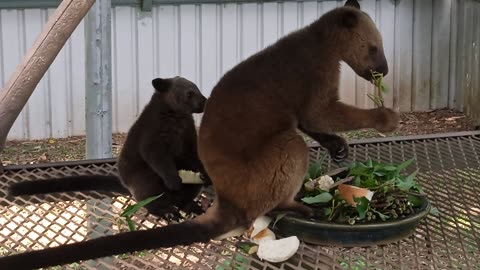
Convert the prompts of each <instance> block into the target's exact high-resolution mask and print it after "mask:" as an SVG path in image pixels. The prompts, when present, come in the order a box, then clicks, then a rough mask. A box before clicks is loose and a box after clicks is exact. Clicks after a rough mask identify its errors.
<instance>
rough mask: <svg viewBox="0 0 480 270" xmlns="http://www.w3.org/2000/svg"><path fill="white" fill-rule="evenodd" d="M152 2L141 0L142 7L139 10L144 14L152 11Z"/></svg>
mask: <svg viewBox="0 0 480 270" xmlns="http://www.w3.org/2000/svg"><path fill="white" fill-rule="evenodd" d="M152 6H153V0H142V5H141V7H140V9H141V10H142V11H145V12H150V11H152Z"/></svg>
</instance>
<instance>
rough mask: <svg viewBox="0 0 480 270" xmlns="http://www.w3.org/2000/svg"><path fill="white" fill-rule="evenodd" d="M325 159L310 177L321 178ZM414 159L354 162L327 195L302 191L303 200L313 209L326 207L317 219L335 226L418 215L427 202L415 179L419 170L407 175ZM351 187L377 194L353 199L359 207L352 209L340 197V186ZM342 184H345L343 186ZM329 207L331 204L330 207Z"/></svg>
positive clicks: (313, 190)
mask: <svg viewBox="0 0 480 270" xmlns="http://www.w3.org/2000/svg"><path fill="white" fill-rule="evenodd" d="M324 158H325V156H324V157H323V158H322V159H321V160H320V161H319V162H316V163H314V164H312V166H310V168H309V170H308V173H307V177H309V176H310V177H311V178H314V179H315V178H318V177H320V176H322V173H324V172H323V170H322V165H321V164H323V161H324ZM413 161H414V159H413V158H411V159H409V160H405V161H403V162H401V163H400V164H386V163H381V162H378V161H374V160H371V159H369V160H366V161H364V162H353V163H352V164H350V165H349V166H348V167H347V169H348V174H347V176H346V178H344V179H336V182H335V183H334V184H333V185H332V186H331V187H330V190H329V191H328V192H326V191H322V190H318V189H316V188H315V189H312V188H310V189H308V187H305V186H304V187H303V190H302V191H301V194H302V195H303V196H302V197H303V198H301V199H300V200H301V201H302V202H303V203H304V204H307V205H312V207H317V208H318V207H323V209H321V210H323V211H322V212H321V213H323V215H320V216H317V217H316V218H318V219H325V220H328V221H332V222H336V223H347V224H352V225H353V224H356V223H360V222H370V221H374V220H384V221H385V220H391V219H396V218H402V217H405V216H408V215H410V214H413V213H415V211H416V210H415V209H418V207H420V206H422V205H423V203H424V200H423V199H422V197H423V196H424V195H422V191H421V188H420V186H419V185H418V184H417V183H416V181H415V179H416V177H417V174H418V170H416V171H414V172H412V173H410V174H408V175H405V173H404V171H405V170H406V169H407V168H408V167H409V166H411V164H412V163H413ZM346 179H349V180H348V183H349V184H351V185H353V186H357V187H361V188H366V189H368V190H370V191H373V192H374V195H373V198H372V200H371V201H369V200H368V199H367V198H365V197H362V198H354V200H355V202H356V206H355V207H352V206H351V205H350V204H348V203H347V202H346V201H345V199H344V198H343V197H342V196H340V194H339V191H338V190H337V187H338V186H339V184H340V183H345V180H346ZM342 181H343V182H342ZM327 203H328V204H327Z"/></svg>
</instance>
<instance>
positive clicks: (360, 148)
mask: <svg viewBox="0 0 480 270" xmlns="http://www.w3.org/2000/svg"><path fill="white" fill-rule="evenodd" d="M310 154H311V159H312V160H315V159H318V158H320V157H321V156H322V155H323V154H324V152H323V150H322V149H319V148H318V147H317V146H315V145H313V146H312V147H311V152H310ZM411 157H415V159H416V162H415V164H414V165H412V166H411V168H410V169H411V170H415V169H416V168H419V169H420V171H419V174H418V176H417V181H418V182H419V183H420V184H421V185H422V187H423V188H424V190H425V192H426V193H427V195H428V197H429V199H430V200H431V202H432V205H433V206H434V207H436V208H437V209H438V212H439V213H438V214H430V215H428V217H427V218H426V219H425V220H423V221H422V222H421V224H420V225H419V227H418V228H417V229H416V232H415V233H414V235H412V236H411V237H409V238H407V239H404V240H402V241H400V242H397V243H394V244H390V245H385V246H373V247H366V248H350V249H346V248H339V247H323V246H313V245H307V244H303V243H302V244H301V246H300V249H299V251H298V253H297V254H296V255H295V256H294V257H292V258H291V259H290V260H289V261H287V262H284V263H278V264H272V263H268V262H262V261H261V260H259V259H258V258H257V257H255V256H245V255H242V254H241V253H239V252H237V251H236V250H235V247H234V243H235V241H236V240H237V239H228V240H224V241H211V242H210V243H208V244H205V245H202V244H195V245H192V246H188V247H177V248H170V249H159V250H151V251H145V252H137V253H135V254H134V255H132V254H128V255H127V254H125V255H120V256H114V257H112V258H107V259H105V258H104V259H99V260H94V261H89V262H83V263H82V264H77V263H76V264H71V265H65V266H61V267H56V268H52V269H217V270H222V269H225V270H226V269H236V270H240V269H265V270H267V269H322V270H323V269H474V270H480V199H479V197H478V196H479V195H480V132H464V133H455V134H445V135H435V136H424V137H404V138H396V139H381V140H364V141H355V142H352V143H351V155H350V158H349V160H348V161H347V162H350V161H352V160H365V159H368V158H372V159H375V160H379V161H382V162H395V163H398V162H401V161H403V160H406V159H409V158H411ZM329 166H331V167H334V165H333V164H331V163H330V162H329ZM108 172H115V161H113V160H100V161H98V160H94V161H92V160H90V161H80V162H71V163H57V164H47V165H36V166H9V167H6V171H5V173H4V174H3V175H1V176H0V205H1V208H0V254H1V255H7V254H11V253H16V252H23V251H25V250H31V249H41V248H45V247H51V246H57V245H61V244H65V243H72V242H76V241H82V240H85V239H88V238H89V237H94V236H95V235H99V234H100V235H103V234H115V233H117V232H118V231H125V230H128V227H127V226H126V224H121V223H119V221H118V219H117V218H116V217H118V215H119V213H120V212H121V210H122V209H123V208H124V207H125V206H126V204H128V203H131V202H132V201H130V199H129V198H125V197H120V196H116V195H115V194H103V193H102V194H100V193H96V192H89V193H68V194H64V195H62V196H61V197H59V196H58V194H53V195H45V196H37V197H17V198H11V197H7V196H6V195H5V190H6V188H7V186H8V185H9V184H10V183H12V182H17V181H22V180H26V179H35V178H36V179H39V178H48V177H58V176H62V175H73V174H87V173H108ZM207 193H208V192H207ZM142 210H143V209H142ZM144 213H145V212H142V213H141V214H139V215H137V216H136V219H135V221H136V224H137V227H138V228H139V229H146V228H151V227H153V226H163V225H165V224H166V223H165V221H162V220H156V219H155V218H154V217H153V216H146V215H144Z"/></svg>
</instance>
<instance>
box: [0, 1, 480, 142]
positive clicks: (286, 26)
mask: <svg viewBox="0 0 480 270" xmlns="http://www.w3.org/2000/svg"><path fill="white" fill-rule="evenodd" d="M343 3H344V1H318V2H317V1H305V2H300V1H291V2H280V3H277V2H268V3H231V4H182V5H161V6H154V7H153V11H152V12H151V13H146V12H141V11H140V9H139V8H138V7H128V6H117V7H114V8H113V11H112V43H113V48H112V56H113V66H114V70H113V106H114V108H113V109H114V111H113V112H114V115H113V131H114V132H125V131H127V130H128V128H129V127H130V125H131V124H132V122H133V121H134V119H135V118H136V117H137V115H138V114H139V112H140V111H141V109H142V108H143V105H144V104H145V103H146V102H147V100H148V99H149V97H150V95H151V93H152V89H151V86H150V81H151V79H152V78H153V77H156V76H162V77H168V76H175V75H182V76H185V77H187V78H189V79H191V80H193V81H195V82H196V83H197V84H198V85H199V87H200V88H201V89H202V90H203V92H204V93H205V95H207V96H208V95H209V93H210V91H211V89H212V87H213V86H214V84H215V83H216V82H217V80H218V79H219V78H220V76H221V75H222V74H223V73H224V72H226V71H227V70H228V69H230V68H231V67H232V66H234V65H235V64H236V63H238V62H239V61H241V60H242V59H245V58H246V57H248V56H250V55H251V54H253V53H255V52H256V51H258V50H260V49H262V48H264V47H266V46H268V45H269V44H271V43H272V42H274V41H275V40H277V39H278V38H279V37H281V36H283V35H285V34H287V33H289V32H290V31H293V30H295V29H297V28H299V27H302V26H305V25H307V24H309V23H310V22H312V21H313V20H314V19H316V18H318V17H319V16H320V15H321V14H323V13H324V12H326V11H328V10H330V9H332V8H335V7H337V6H340V5H343ZM394 3H396V4H394ZM433 3H435V5H433ZM459 3H465V4H464V5H478V2H476V3H473V1H472V0H459ZM361 4H362V8H363V9H364V10H365V11H366V12H367V13H369V14H370V16H371V17H372V19H373V20H374V21H375V22H376V23H377V25H378V26H379V28H380V30H381V32H382V35H383V38H384V47H385V53H386V56H387V60H388V62H389V65H390V73H389V75H388V76H387V77H386V82H387V83H388V84H389V85H390V86H391V92H390V93H389V94H388V95H387V96H386V104H387V105H388V106H395V107H398V108H400V109H401V110H403V111H409V110H412V109H413V110H425V109H432V108H441V107H447V106H450V107H454V106H459V107H461V105H462V102H460V101H461V100H460V99H459V98H458V97H459V95H460V94H461V93H460V92H459V91H460V90H462V89H463V88H464V87H463V84H462V87H459V85H457V83H455V82H456V81H455V78H456V76H458V74H464V72H463V71H462V68H460V67H459V68H457V69H456V66H458V65H459V63H458V61H457V60H456V54H457V52H460V53H462V56H463V57H464V58H467V55H473V54H471V53H473V50H474V48H473V47H472V48H471V49H469V50H471V51H472V52H470V51H468V50H467V51H462V50H460V49H456V48H457V46H460V47H459V48H464V47H462V46H468V44H472V42H473V41H472V40H473V39H472V38H473V34H472V33H469V34H468V36H469V38H467V39H468V40H466V41H465V44H460V45H458V44H457V40H459V35H463V36H465V35H466V34H465V33H460V32H459V33H458V35H457V33H456V27H457V21H456V18H457V16H458V18H462V19H463V22H460V23H459V24H462V23H463V24H466V23H467V22H468V23H469V24H470V31H473V30H472V29H473V28H476V29H478V27H473V25H474V24H473V21H472V22H470V21H469V20H470V19H471V20H474V19H475V20H477V22H478V14H477V15H476V16H473V13H474V12H476V13H478V8H477V11H468V12H467V13H468V14H470V15H469V16H470V17H471V18H470V17H469V16H461V15H460V14H458V15H457V12H460V8H457V5H460V4H457V1H451V0H435V1H433V0H402V1H385V0H383V1H380V0H363V1H361ZM472 7H473V6H472ZM462 10H463V9H462ZM51 11H52V10H46V9H27V10H1V11H0V24H1V28H0V30H1V33H0V36H1V43H0V46H1V47H0V60H1V65H0V68H1V70H0V80H1V82H2V85H3V84H4V83H5V81H6V80H7V79H8V77H9V76H10V74H11V73H12V71H13V70H14V68H15V66H16V65H17V63H18V62H19V61H20V59H21V57H22V56H23V54H24V52H25V51H26V48H28V47H29V46H30V45H31V44H32V43H33V41H34V39H35V38H36V36H37V35H38V33H39V32H40V31H41V27H42V25H43V24H44V22H45V21H46V19H47V17H48V15H49V14H50V13H51ZM469 18H470V19H469ZM460 21H462V20H460ZM477 25H478V24H477ZM458 27H459V28H460V25H459V26H458ZM83 30H84V28H83V25H80V26H79V28H78V29H77V30H76V31H75V33H74V34H73V36H72V38H71V40H70V41H69V42H68V43H67V45H66V46H65V48H64V49H63V50H62V52H61V53H60V55H59V56H58V57H57V59H56V60H55V62H54V64H53V65H52V66H51V68H50V69H49V71H48V73H47V75H46V76H45V78H44V79H43V80H42V81H41V82H40V84H39V86H38V88H37V89H36V90H35V93H34V94H33V96H32V97H31V99H30V101H29V103H28V106H27V107H25V109H24V110H23V112H22V115H21V116H20V117H19V118H18V119H17V121H16V123H15V125H14V127H13V128H12V130H11V132H10V134H9V139H37V138H45V137H65V136H70V135H81V134H84V126H85V121H84V108H85V98H84V96H85V95H84V88H85V86H84V83H85V81H84V78H85V72H84V57H85V52H84V50H85V48H84V46H85V45H84V36H83ZM477 32H478V31H477ZM476 44H477V45H476V47H475V48H476V50H477V52H478V40H477V41H476ZM477 55H478V53H477ZM476 59H477V60H476V61H477V62H476V63H477V66H478V57H477V58H476ZM469 61H470V60H469ZM474 62H475V60H472V62H471V66H473V65H474ZM342 70H343V73H342V77H341V97H342V99H343V100H344V101H346V102H348V103H350V104H356V105H358V106H360V107H371V106H372V103H371V102H370V100H369V99H368V97H367V95H366V94H367V93H369V92H372V91H373V87H372V86H371V85H370V84H369V83H368V82H366V81H365V80H363V79H361V78H358V77H356V76H355V74H354V73H353V71H352V70H351V69H350V68H349V67H348V66H346V65H342ZM477 71H478V68H477ZM477 74H478V72H477ZM472 75H473V74H472V73H470V77H469V78H470V79H471V78H472ZM465 76H466V75H465ZM475 77H476V78H477V79H476V80H477V88H478V75H477V76H475ZM470 85H471V88H472V89H473V87H474V86H473V84H469V87H470ZM468 89H470V88H468ZM477 92H478V91H477Z"/></svg>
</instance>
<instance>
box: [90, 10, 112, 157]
mask: <svg viewBox="0 0 480 270" xmlns="http://www.w3.org/2000/svg"><path fill="white" fill-rule="evenodd" d="M111 3H112V2H111V0H101V1H96V3H95V4H94V5H93V7H92V9H91V11H90V12H89V13H88V14H87V17H86V18H85V42H86V54H85V55H86V67H85V68H86V70H85V74H86V82H85V90H86V93H85V97H86V133H87V143H86V147H87V149H86V150H87V159H92V158H109V157H111V156H112V68H111V67H112V56H111V44H112V37H111V6H112V4H111Z"/></svg>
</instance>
